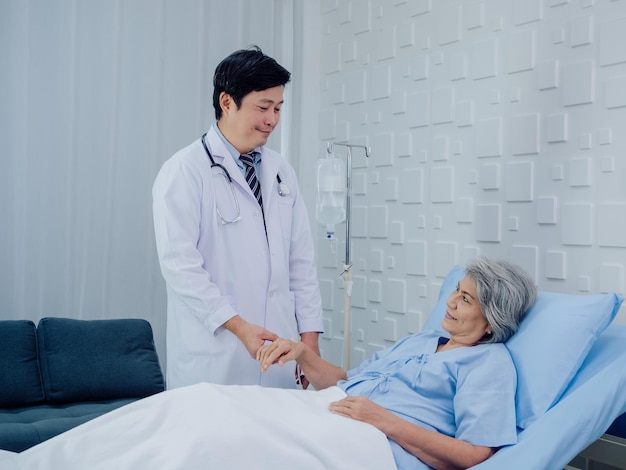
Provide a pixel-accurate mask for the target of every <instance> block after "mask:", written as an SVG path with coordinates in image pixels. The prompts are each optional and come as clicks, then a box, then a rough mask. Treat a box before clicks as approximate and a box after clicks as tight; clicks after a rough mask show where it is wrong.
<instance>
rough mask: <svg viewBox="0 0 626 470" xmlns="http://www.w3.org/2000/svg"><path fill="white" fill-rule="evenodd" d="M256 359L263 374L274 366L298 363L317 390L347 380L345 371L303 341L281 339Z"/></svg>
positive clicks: (258, 354)
mask: <svg viewBox="0 0 626 470" xmlns="http://www.w3.org/2000/svg"><path fill="white" fill-rule="evenodd" d="M256 358H257V360H258V361H259V362H260V363H261V370H262V371H263V372H265V371H266V370H267V369H268V368H269V367H270V366H271V365H272V364H278V365H279V366H282V365H283V364H285V363H286V362H288V361H296V362H297V363H298V365H299V366H300V368H301V369H302V372H304V374H305V375H306V378H307V379H308V380H309V382H310V383H311V385H313V387H315V389H316V390H322V389H324V388H327V387H330V386H332V385H336V384H337V382H338V381H339V380H342V379H345V378H346V373H345V372H344V371H343V369H341V368H339V367H337V366H335V365H333V364H331V363H330V362H328V361H325V360H324V359H322V358H321V357H320V356H319V355H318V354H317V353H316V352H315V351H314V350H313V349H311V347H309V346H308V345H307V344H305V343H303V342H302V341H289V340H288V339H283V338H279V339H277V340H276V341H274V342H272V343H271V344H268V345H266V346H263V347H262V348H261V349H259V352H258V353H257V356H256Z"/></svg>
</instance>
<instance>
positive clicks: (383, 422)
mask: <svg viewBox="0 0 626 470" xmlns="http://www.w3.org/2000/svg"><path fill="white" fill-rule="evenodd" d="M329 408H330V411H332V412H333V413H336V414H339V415H342V416H347V417H349V418H352V419H356V420H358V421H363V422H365V423H369V424H371V425H373V426H375V427H376V428H378V429H380V430H381V431H382V432H383V433H385V435H386V436H387V437H388V438H389V439H392V440H393V441H395V442H397V443H398V444H399V445H401V446H402V447H404V448H405V449H406V450H407V451H409V452H410V453H412V454H413V455H415V456H417V457H418V458H419V459H420V460H421V461H422V462H424V463H425V464H426V465H428V466H430V467H433V468H435V469H438V470H439V469H460V468H469V467H472V466H474V465H477V464H479V463H480V462H482V461H484V460H487V459H488V458H489V457H491V456H492V455H493V454H494V452H495V450H496V449H492V448H490V447H483V446H475V445H472V444H470V443H468V442H465V441H461V440H459V439H455V438H453V437H449V436H445V435H443V434H440V433H438V432H435V431H430V430H428V429H424V428H421V427H419V426H416V425H415V424H412V423H409V422H408V421H406V420H404V419H402V418H400V417H398V416H397V415H395V414H394V413H392V412H390V411H388V410H387V409H385V408H383V407H382V406H379V405H377V404H376V403H374V402H372V401H371V400H368V399H367V398H365V397H347V398H344V399H343V400H340V401H337V402H334V403H331V404H330V407H329Z"/></svg>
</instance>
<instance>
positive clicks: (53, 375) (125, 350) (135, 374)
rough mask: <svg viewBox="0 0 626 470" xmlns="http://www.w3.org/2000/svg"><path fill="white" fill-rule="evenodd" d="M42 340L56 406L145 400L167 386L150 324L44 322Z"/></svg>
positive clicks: (48, 385)
mask: <svg viewBox="0 0 626 470" xmlns="http://www.w3.org/2000/svg"><path fill="white" fill-rule="evenodd" d="M37 337H38V342H39V351H40V357H41V373H42V377H43V383H44V390H45V394H46V398H47V400H48V401H49V402H51V403H69V402H80V401H96V400H97V401H100V400H110V399H117V398H143V397H146V396H148V395H152V394H154V393H157V392H161V391H163V390H164V388H165V383H164V380H163V374H162V373H161V367H160V365H159V359H158V357H157V353H156V350H155V347H154V341H153V336H152V328H151V327H150V323H148V322H147V321H145V320H139V319H118V320H90V321H86V320H74V319H69V318H42V319H41V320H40V321H39V325H38V327H37Z"/></svg>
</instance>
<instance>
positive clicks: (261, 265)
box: [152, 46, 322, 388]
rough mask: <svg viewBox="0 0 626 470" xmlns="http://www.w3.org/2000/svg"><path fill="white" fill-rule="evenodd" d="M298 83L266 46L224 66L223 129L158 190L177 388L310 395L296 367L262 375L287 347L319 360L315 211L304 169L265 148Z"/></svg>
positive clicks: (188, 151)
mask: <svg viewBox="0 0 626 470" xmlns="http://www.w3.org/2000/svg"><path fill="white" fill-rule="evenodd" d="M289 80H290V73H289V72H288V71H287V70H285V69H284V68H283V67H282V66H281V65H279V64H278V63H277V62H276V61H275V60H274V59H273V58H271V57H268V56H267V55H265V54H264V53H263V52H262V51H261V50H260V49H259V48H258V47H256V46H254V47H251V48H250V49H246V50H240V51H237V52H234V53H233V54H231V55H230V56H228V57H227V58H225V59H224V60H223V61H222V62H221V63H220V64H219V65H218V66H217V68H216V70H215V75H214V78H213V85H214V92H213V107H214V108H215V117H216V121H217V122H216V123H215V124H214V125H213V126H211V128H210V129H209V130H208V132H207V133H206V134H205V135H204V136H202V138H200V139H198V140H196V141H195V142H193V143H192V144H191V145H189V146H188V147H185V148H183V149H182V150H180V151H179V152H177V153H176V154H175V155H174V156H172V157H171V158H170V159H169V160H168V161H166V162H165V164H164V165H163V167H162V168H161V170H160V172H159V174H158V176H157V178H156V181H155V183H154V187H153V190H152V195H153V215H154V230H155V236H156V245H157V252H158V255H159V262H160V265H161V271H162V273H163V277H164V278H165V282H166V285H167V385H168V388H175V387H181V386H185V385H190V384H194V383H198V382H213V383H220V384H242V385H248V384H258V385H263V386H270V387H281V388H296V387H297V385H296V380H297V379H303V380H304V382H305V383H304V385H305V386H306V378H303V377H296V375H297V374H296V370H295V366H292V367H290V368H287V367H283V368H279V367H276V368H272V369H271V371H269V372H266V373H265V374H262V373H261V368H260V366H259V363H258V362H257V361H256V360H255V357H256V353H257V351H258V349H259V348H260V347H261V346H262V345H263V344H264V343H265V342H266V341H273V340H274V339H276V338H277V337H286V338H294V339H297V338H300V339H301V340H302V341H303V342H305V343H306V344H308V345H309V346H310V347H311V348H313V350H314V351H315V352H316V353H317V354H319V346H318V336H319V333H320V332H321V331H322V309H321V298H320V293H319V285H318V281H317V272H316V267H315V263H314V250H313V240H312V237H311V231H310V226H309V220H308V216H307V212H306V208H305V205H304V201H303V199H302V195H301V194H300V191H299V188H298V183H297V181H296V175H295V171H294V170H293V168H292V167H291V166H290V165H289V163H288V162H287V161H286V160H285V159H284V158H283V157H281V156H280V155H279V154H278V153H276V152H274V151H272V150H270V149H269V148H266V147H265V144H266V142H267V139H268V137H269V136H270V134H271V133H272V131H273V130H274V128H275V127H276V126H277V125H278V121H279V120H280V109H281V107H282V105H283V90H284V87H285V85H286V84H287V83H288V82H289ZM292 364H293V362H292ZM298 375H299V374H298Z"/></svg>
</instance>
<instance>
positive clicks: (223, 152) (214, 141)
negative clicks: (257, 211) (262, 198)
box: [208, 128, 263, 202]
mask: <svg viewBox="0 0 626 470" xmlns="http://www.w3.org/2000/svg"><path fill="white" fill-rule="evenodd" d="M208 136H209V142H210V145H211V147H210V150H211V153H212V154H213V158H214V159H215V163H219V164H220V165H222V166H223V167H224V168H226V170H228V173H229V174H230V178H231V180H232V181H233V184H234V185H235V189H236V191H237V192H240V191H242V192H244V193H245V194H247V195H248V196H250V197H251V198H252V199H254V201H255V202H256V198H255V197H254V194H252V190H251V189H250V186H249V185H248V182H247V181H246V178H245V177H244V176H243V173H242V172H241V168H239V166H237V163H236V162H235V160H234V159H233V157H232V156H231V154H230V152H229V151H228V149H227V148H226V145H224V142H223V141H222V139H221V138H220V136H218V135H217V133H216V132H215V131H214V130H213V128H211V130H210V131H209V134H208ZM262 184H263V182H261V185H262ZM261 190H263V187H262V186H261Z"/></svg>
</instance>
